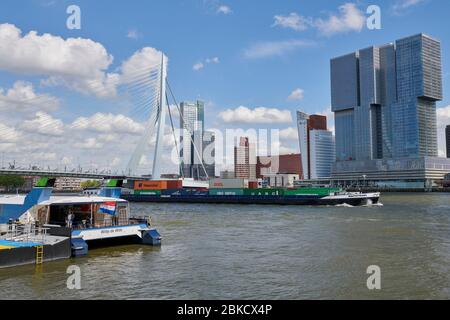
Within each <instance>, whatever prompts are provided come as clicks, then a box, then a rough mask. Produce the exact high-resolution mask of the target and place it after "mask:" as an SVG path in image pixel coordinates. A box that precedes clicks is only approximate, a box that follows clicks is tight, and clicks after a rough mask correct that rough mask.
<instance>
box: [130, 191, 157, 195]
mask: <svg viewBox="0 0 450 320" xmlns="http://www.w3.org/2000/svg"><path fill="white" fill-rule="evenodd" d="M134 195H136V196H160V195H161V190H134Z"/></svg>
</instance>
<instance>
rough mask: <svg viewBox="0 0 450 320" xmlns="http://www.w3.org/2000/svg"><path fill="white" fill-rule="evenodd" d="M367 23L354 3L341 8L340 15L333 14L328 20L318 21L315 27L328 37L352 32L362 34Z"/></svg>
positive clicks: (315, 22)
mask: <svg viewBox="0 0 450 320" xmlns="http://www.w3.org/2000/svg"><path fill="white" fill-rule="evenodd" d="M365 23H366V17H365V15H364V13H363V12H362V11H361V10H359V9H358V7H357V6H356V5H355V4H354V3H345V4H343V5H341V6H340V7H339V13H338V14H331V15H330V16H329V17H328V19H316V20H315V21H314V25H315V26H316V27H317V29H318V30H319V31H320V32H321V33H322V34H323V35H326V36H332V35H334V34H337V33H346V32H350V31H356V32H361V30H362V29H363V28H364V25H365Z"/></svg>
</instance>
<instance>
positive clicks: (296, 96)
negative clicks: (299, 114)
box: [287, 88, 305, 101]
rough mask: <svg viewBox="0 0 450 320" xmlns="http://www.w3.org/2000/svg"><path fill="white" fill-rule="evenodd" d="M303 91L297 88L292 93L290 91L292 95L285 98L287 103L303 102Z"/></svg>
mask: <svg viewBox="0 0 450 320" xmlns="http://www.w3.org/2000/svg"><path fill="white" fill-rule="evenodd" d="M304 94H305V91H304V90H303V89H301V88H297V89H295V90H294V91H292V93H291V94H290V95H289V97H288V98H287V100H288V101H299V100H303V97H304Z"/></svg>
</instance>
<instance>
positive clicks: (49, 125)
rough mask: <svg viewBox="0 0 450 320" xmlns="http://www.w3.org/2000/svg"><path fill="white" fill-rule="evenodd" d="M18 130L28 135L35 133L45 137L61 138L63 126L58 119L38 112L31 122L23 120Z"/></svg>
mask: <svg viewBox="0 0 450 320" xmlns="http://www.w3.org/2000/svg"><path fill="white" fill-rule="evenodd" d="M20 128H21V129H22V130H24V131H26V132H29V133H37V134H41V135H45V136H61V135H62V134H63V133H64V124H63V122H62V121H61V120H59V119H54V118H53V117H52V116H51V115H49V114H47V113H45V112H42V111H39V112H37V113H36V117H35V118H34V119H32V120H25V121H24V122H23V124H22V125H21V126H20Z"/></svg>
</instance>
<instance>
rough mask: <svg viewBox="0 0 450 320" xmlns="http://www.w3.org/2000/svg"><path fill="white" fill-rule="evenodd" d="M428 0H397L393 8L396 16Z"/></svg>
mask: <svg viewBox="0 0 450 320" xmlns="http://www.w3.org/2000/svg"><path fill="white" fill-rule="evenodd" d="M425 1H426V0H397V1H396V2H395V3H394V4H393V5H392V7H391V11H392V13H393V14H395V15H400V14H402V13H405V11H406V10H408V9H410V8H412V7H415V6H417V5H420V4H422V3H424V2H425Z"/></svg>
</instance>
